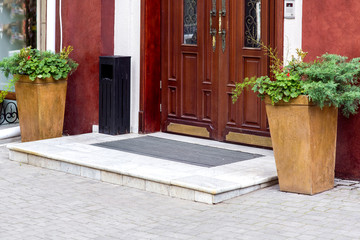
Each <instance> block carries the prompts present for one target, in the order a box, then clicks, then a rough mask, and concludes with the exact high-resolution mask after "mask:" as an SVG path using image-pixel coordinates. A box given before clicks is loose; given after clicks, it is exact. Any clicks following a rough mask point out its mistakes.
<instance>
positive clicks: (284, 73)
mask: <svg viewBox="0 0 360 240" xmlns="http://www.w3.org/2000/svg"><path fill="white" fill-rule="evenodd" d="M259 44H260V46H261V47H262V49H263V50H264V51H265V54H266V55H268V56H269V58H270V61H271V65H270V72H271V75H272V77H273V78H274V79H275V81H273V80H272V79H271V78H270V76H261V77H251V78H245V79H244V81H243V82H241V83H236V87H235V89H234V91H233V96H232V100H233V102H236V101H237V99H238V97H239V96H240V95H241V93H242V92H243V91H244V89H245V88H246V89H248V88H249V87H252V90H253V91H254V92H257V93H258V96H259V97H260V98H261V99H264V97H265V96H269V98H270V100H271V102H272V103H277V102H279V101H281V100H283V101H285V102H289V101H290V99H291V98H296V97H298V96H299V95H301V94H303V93H304V89H303V87H302V81H301V77H300V75H299V74H298V73H297V69H298V68H299V66H300V65H301V64H302V63H303V59H304V57H305V56H306V53H305V52H303V51H301V50H297V58H293V59H292V60H291V62H290V63H289V65H287V66H286V67H283V62H282V61H281V60H280V58H279V57H278V53H277V51H276V49H273V48H271V47H268V46H266V45H265V44H263V43H261V42H260V43H259Z"/></svg>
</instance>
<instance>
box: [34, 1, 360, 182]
mask: <svg viewBox="0 0 360 240" xmlns="http://www.w3.org/2000/svg"><path fill="white" fill-rule="evenodd" d="M38 2H40V0H38ZM46 4H47V6H46V11H47V15H46V23H47V27H46V30H47V31H46V34H45V35H46V44H47V46H46V48H47V49H51V50H54V49H56V50H59V49H60V48H61V46H66V45H73V46H74V49H75V51H74V53H73V55H72V57H73V58H74V59H75V60H76V61H78V62H79V64H80V66H79V68H78V70H77V72H76V73H75V74H74V75H72V76H71V77H70V79H69V82H68V96H67V103H66V104H67V106H66V113H65V126H64V132H65V133H68V134H80V133H86V132H91V131H92V127H93V125H98V121H99V120H98V113H99V56H106V55H124V56H131V132H136V133H137V132H142V133H149V132H155V131H165V132H173V133H180V134H187V135H194V136H199V137H203V138H209V139H214V140H218V141H229V142H236V143H243V144H250V145H256V146H265V147H271V140H270V134H269V129H268V124H267V120H266V113H265V108H264V103H263V102H261V101H260V99H259V98H257V97H256V95H255V94H252V93H249V92H247V93H244V94H243V96H242V97H241V99H240V100H239V101H238V102H237V103H236V104H232V102H231V91H232V89H233V88H234V84H235V82H238V81H241V80H242V79H243V78H245V77H251V76H253V75H264V74H268V72H269V60H268V58H267V57H266V56H264V54H263V52H262V50H261V49H260V47H259V46H258V45H257V44H256V43H254V41H252V39H256V40H261V41H263V42H264V43H265V44H267V45H271V46H273V47H276V48H277V49H278V53H279V55H280V56H282V57H283V59H284V61H285V62H286V61H288V60H289V59H291V56H292V55H294V54H295V52H296V48H302V49H303V50H304V51H307V52H309V55H308V60H313V59H315V58H316V56H319V55H322V54H323V53H326V52H329V53H338V54H343V55H347V56H349V57H355V56H360V44H359V41H360V40H359V38H358V35H359V32H360V31H358V28H359V25H358V24H357V22H358V20H359V19H358V17H357V14H356V11H357V10H358V9H360V3H358V1H356V0H347V1H338V0H318V1H312V0H285V1H283V0H182V1H180V0H179V1H174V0H87V1H71V0H47V1H46ZM324 124H326V123H324ZM359 124H360V116H353V117H350V118H349V119H344V118H343V117H341V116H339V126H338V144H337V145H338V147H337V159H336V161H337V165H336V171H337V175H338V176H341V177H345V178H360V150H359V149H360V148H358V146H357V145H358V144H359V143H358V142H360V141H358V139H360V131H359V130H358V128H357V126H359Z"/></svg>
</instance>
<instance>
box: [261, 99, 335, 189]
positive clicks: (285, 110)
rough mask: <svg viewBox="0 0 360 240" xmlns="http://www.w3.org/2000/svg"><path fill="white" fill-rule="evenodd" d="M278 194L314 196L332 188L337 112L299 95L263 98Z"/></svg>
mask: <svg viewBox="0 0 360 240" xmlns="http://www.w3.org/2000/svg"><path fill="white" fill-rule="evenodd" d="M265 103H266V112H267V116H268V119H269V125H270V133H271V140H272V145H273V149H274V155H275V161H276V168H277V173H278V178H279V185H280V190H281V191H286V192H295V193H303V194H310V195H312V194H316V193H319V192H323V191H326V190H329V189H331V188H333V187H334V169H335V153H336V133H337V114H338V110H337V108H334V107H324V108H323V109H322V110H321V109H320V107H318V106H316V105H314V104H312V103H311V102H309V100H308V98H307V96H299V97H298V98H296V99H293V100H291V101H290V102H289V103H285V102H279V103H278V104H275V105H272V104H271V101H270V99H269V98H266V99H265Z"/></svg>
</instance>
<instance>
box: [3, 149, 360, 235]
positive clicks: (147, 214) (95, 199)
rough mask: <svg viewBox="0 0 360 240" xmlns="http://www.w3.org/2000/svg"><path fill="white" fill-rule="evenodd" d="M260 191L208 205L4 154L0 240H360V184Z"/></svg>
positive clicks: (5, 152)
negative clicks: (309, 191)
mask: <svg viewBox="0 0 360 240" xmlns="http://www.w3.org/2000/svg"><path fill="white" fill-rule="evenodd" d="M336 185H337V187H336V188H335V189H334V190H331V191H328V192H325V193H322V194H318V195H315V196H304V195H297V194H290V193H282V192H279V189H278V186H274V187H270V188H266V189H263V190H259V191H256V192H253V193H250V194H247V195H244V196H241V197H238V198H235V199H232V200H228V201H226V202H224V203H221V204H218V205H206V204H201V203H195V202H190V201H184V200H180V199H174V198H170V197H166V196H162V195H158V194H152V193H149V192H144V191H140V190H136V189H132V188H127V187H122V186H116V185H112V184H107V183H103V182H98V181H94V180H89V179H86V178H82V177H78V176H73V175H68V174H64V173H61V172H56V171H51V170H47V169H42V168H36V167H32V166H29V165H24V164H19V163H16V162H11V161H9V160H8V159H7V150H6V149H5V148H4V147H2V148H0V201H1V202H0V203H1V204H0V239H1V240H8V239H9V240H13V239H15V240H16V239H25V240H32V239H46V240H47V239H70V240H71V239H96V240H103V239H104V240H107V239H126V240H131V239H226V240H228V239H276V240H277V239H360V183H359V182H353V181H337V182H336Z"/></svg>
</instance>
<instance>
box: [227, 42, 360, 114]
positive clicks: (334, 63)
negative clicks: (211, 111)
mask: <svg viewBox="0 0 360 240" xmlns="http://www.w3.org/2000/svg"><path fill="white" fill-rule="evenodd" d="M260 45H261V47H262V48H263V50H265V52H266V54H267V55H268V56H269V58H270V60H271V65H270V72H271V75H270V76H271V77H270V76H261V77H251V78H245V79H244V81H243V82H240V83H236V87H235V89H234V90H233V96H232V99H233V102H236V101H237V99H238V98H239V96H240V95H241V93H242V92H243V91H244V89H248V88H249V87H251V90H252V91H254V92H256V93H258V96H259V97H261V98H262V99H263V98H264V97H265V96H268V97H269V98H270V100H271V102H272V103H273V104H275V103H277V102H279V101H284V102H289V101H290V100H291V99H292V98H296V97H298V96H299V95H307V96H308V98H309V100H311V101H312V102H314V103H315V104H317V105H318V106H319V107H320V108H323V107H324V106H335V107H337V108H341V109H342V113H343V115H344V116H345V117H349V115H350V114H356V113H357V111H358V109H359V104H360V87H359V86H358V79H359V77H360V58H354V59H352V60H350V61H348V58H347V57H343V56H340V55H334V54H324V55H322V56H321V57H319V58H318V59H317V60H316V61H314V62H311V63H305V62H304V61H303V60H304V58H305V57H306V54H307V53H306V52H303V51H302V50H299V49H297V57H296V58H295V57H293V58H292V60H291V61H290V62H289V64H288V65H287V66H285V67H283V62H282V61H281V60H280V59H279V58H278V56H277V52H276V49H272V48H271V47H267V46H265V45H264V44H263V43H260ZM272 78H273V79H272Z"/></svg>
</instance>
